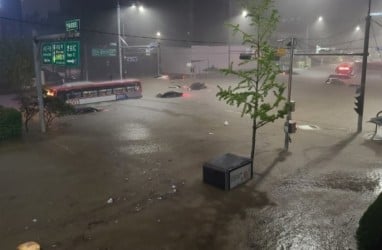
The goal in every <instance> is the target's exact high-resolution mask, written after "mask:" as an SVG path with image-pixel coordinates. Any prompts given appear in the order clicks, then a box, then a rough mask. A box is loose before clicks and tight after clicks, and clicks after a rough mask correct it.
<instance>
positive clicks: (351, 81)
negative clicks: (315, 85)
mask: <svg viewBox="0 0 382 250" xmlns="http://www.w3.org/2000/svg"><path fill="white" fill-rule="evenodd" d="M325 83H326V84H343V85H349V86H355V85H359V84H360V79H359V77H357V75H356V76H354V75H347V74H332V75H329V77H328V79H327V80H326V81H325Z"/></svg>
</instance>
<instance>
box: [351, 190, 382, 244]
mask: <svg viewBox="0 0 382 250" xmlns="http://www.w3.org/2000/svg"><path fill="white" fill-rule="evenodd" d="M356 238H357V245H358V250H377V249H382V193H381V194H380V195H379V196H378V198H377V199H376V200H375V201H374V202H373V204H371V205H370V207H369V208H368V209H367V210H366V212H365V213H364V214H363V216H362V217H361V219H360V221H359V227H358V229H357V234H356Z"/></svg>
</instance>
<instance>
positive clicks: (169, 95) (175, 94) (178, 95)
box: [157, 91, 183, 98]
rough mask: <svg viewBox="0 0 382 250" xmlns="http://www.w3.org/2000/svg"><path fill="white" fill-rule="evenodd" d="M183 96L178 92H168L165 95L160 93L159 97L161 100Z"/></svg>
mask: <svg viewBox="0 0 382 250" xmlns="http://www.w3.org/2000/svg"><path fill="white" fill-rule="evenodd" d="M181 96H183V93H182V92H177V91H167V92H165V93H163V94H161V93H159V94H157V97H159V98H173V97H181Z"/></svg>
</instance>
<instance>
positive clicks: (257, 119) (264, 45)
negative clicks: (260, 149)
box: [216, 0, 287, 169]
mask: <svg viewBox="0 0 382 250" xmlns="http://www.w3.org/2000/svg"><path fill="white" fill-rule="evenodd" d="M245 5H246V6H245V7H246V9H247V10H248V15H247V18H248V19H249V20H250V26H251V27H252V28H254V32H253V33H248V32H246V31H244V30H243V29H241V28H240V26H239V24H237V25H234V24H230V25H229V26H230V27H231V28H232V29H233V31H234V34H240V35H241V37H242V43H243V44H245V45H248V46H250V48H251V49H252V51H254V52H253V53H252V54H251V56H250V57H249V58H247V59H245V60H244V61H243V62H242V63H240V64H239V65H245V64H249V63H252V64H254V65H255V66H254V67H253V68H251V69H249V70H241V69H238V70H235V69H234V68H233V63H231V65H230V67H229V68H228V69H224V70H223V72H224V73H225V75H234V76H237V77H238V78H239V82H238V83H237V84H236V85H235V86H229V87H228V88H227V89H223V88H222V87H220V86H218V88H219V91H218V93H217V94H216V96H217V97H218V98H219V100H224V101H226V103H227V104H229V105H236V106H237V107H241V108H242V113H241V115H242V116H244V115H249V116H250V117H251V119H252V122H253V126H252V148H251V160H252V169H253V160H254V156H255V146H256V133H257V130H258V129H259V128H261V127H263V126H264V125H266V124H268V123H270V122H274V121H275V120H277V119H279V118H282V117H284V116H285V115H286V114H287V104H286V103H285V97H284V95H283V94H284V90H285V85H284V84H283V83H280V82H278V80H277V75H278V73H279V72H280V69H279V67H278V65H277V63H276V62H275V60H274V59H275V57H276V49H275V48H273V47H272V46H271V45H270V44H269V41H268V40H269V38H270V36H271V34H272V32H273V31H274V30H275V29H276V25H277V23H278V20H279V14H278V11H277V10H276V9H275V8H274V5H273V1H272V0H249V1H247V2H246V4H245Z"/></svg>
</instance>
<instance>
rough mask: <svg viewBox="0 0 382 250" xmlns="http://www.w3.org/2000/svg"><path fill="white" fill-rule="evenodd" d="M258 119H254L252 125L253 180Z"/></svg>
mask: <svg viewBox="0 0 382 250" xmlns="http://www.w3.org/2000/svg"><path fill="white" fill-rule="evenodd" d="M256 132H257V126H256V119H253V125H252V148H251V178H252V177H253V162H254V160H255V148H256Z"/></svg>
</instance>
